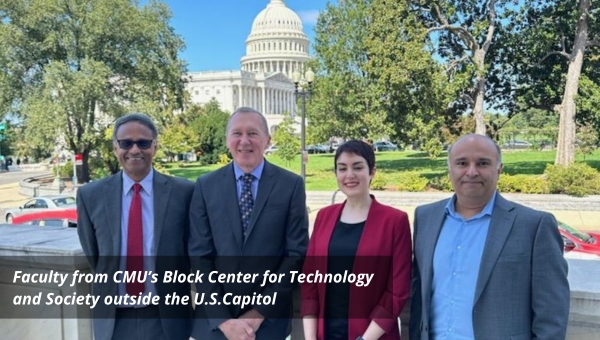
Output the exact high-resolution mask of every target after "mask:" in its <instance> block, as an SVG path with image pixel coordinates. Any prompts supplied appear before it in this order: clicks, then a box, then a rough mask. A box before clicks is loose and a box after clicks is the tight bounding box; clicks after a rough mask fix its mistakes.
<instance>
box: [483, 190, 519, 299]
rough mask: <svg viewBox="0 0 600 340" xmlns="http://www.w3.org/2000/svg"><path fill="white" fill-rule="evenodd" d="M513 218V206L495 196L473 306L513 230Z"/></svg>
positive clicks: (500, 197)
mask: <svg viewBox="0 0 600 340" xmlns="http://www.w3.org/2000/svg"><path fill="white" fill-rule="evenodd" d="M515 217H516V214H515V212H514V206H513V205H512V204H511V203H510V202H509V201H507V200H505V199H504V198H503V197H502V196H500V194H497V195H496V203H495V206H494V210H493V211H492V219H491V221H490V227H489V230H488V235H487V238H486V240H485V247H484V248H483V254H482V255H481V264H480V266H479V275H478V277H477V286H476V287H475V300H473V305H475V304H476V303H477V300H478V299H479V297H480V296H481V293H482V292H483V289H484V288H485V285H486V284H487V282H488V280H489V279H490V276H491V275H492V270H493V269H494V266H495V265H496V261H498V257H499V256H500V252H501V251H502V249H503V248H504V244H505V243H506V239H507V238H508V235H509V234H510V231H511V229H512V228H513V224H514V221H515Z"/></svg>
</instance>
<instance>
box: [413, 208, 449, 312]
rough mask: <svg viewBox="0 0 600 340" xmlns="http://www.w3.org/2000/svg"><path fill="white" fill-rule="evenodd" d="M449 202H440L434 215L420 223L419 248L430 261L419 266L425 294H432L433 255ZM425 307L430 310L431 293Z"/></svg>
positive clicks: (427, 296) (425, 295) (427, 295)
mask: <svg viewBox="0 0 600 340" xmlns="http://www.w3.org/2000/svg"><path fill="white" fill-rule="evenodd" d="M447 203H448V200H444V201H442V202H440V203H439V204H438V205H436V206H434V207H433V210H434V211H432V214H431V215H429V217H428V216H425V218H424V219H422V220H420V221H419V229H420V230H419V237H420V240H419V246H420V247H422V248H421V249H423V254H422V256H423V258H424V259H430V261H420V262H419V264H420V265H421V266H422V268H420V270H421V277H423V278H424V283H425V286H424V287H423V292H431V283H432V282H433V255H434V252H435V246H436V244H437V240H438V238H439V236H440V232H441V231H442V226H443V225H444V220H445V219H446V209H445V207H446V204H447ZM424 297H425V306H427V308H429V304H430V300H431V293H429V294H424Z"/></svg>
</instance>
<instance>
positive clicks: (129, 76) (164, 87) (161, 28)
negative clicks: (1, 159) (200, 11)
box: [0, 0, 186, 182]
mask: <svg viewBox="0 0 600 340" xmlns="http://www.w3.org/2000/svg"><path fill="white" fill-rule="evenodd" d="M0 17H1V18H2V21H1V24H0V45H2V46H3V48H2V49H0V68H1V69H2V72H0V74H2V76H0V92H2V95H0V108H2V110H0V112H12V113H14V114H17V115H20V116H21V117H22V118H23V120H24V124H25V133H26V138H31V139H36V140H37V141H36V144H37V145H40V144H42V143H47V142H48V141H52V140H54V141H55V140H56V139H57V138H60V137H62V138H63V139H64V140H65V142H66V144H67V147H68V148H69V149H70V150H71V151H72V152H74V153H76V154H82V156H83V165H82V167H81V170H82V171H80V172H79V173H78V179H79V181H80V182H87V181H88V180H89V178H90V171H89V165H88V159H89V157H90V152H91V151H92V150H93V149H94V148H96V147H98V146H99V145H100V144H101V143H102V140H103V138H104V134H103V132H104V131H105V129H106V128H107V127H108V126H110V125H111V124H112V121H113V119H114V118H115V117H117V116H120V115H122V114H123V113H125V112H127V111H131V110H134V109H137V108H140V107H145V108H148V111H150V112H149V113H150V114H151V115H152V116H153V117H154V118H157V117H156V116H157V115H155V114H153V112H158V115H164V114H167V113H168V114H169V115H170V116H172V112H169V111H170V110H173V109H175V108H181V107H182V103H183V101H184V91H185V89H184V86H183V85H184V84H183V77H182V75H183V74H184V73H185V71H186V69H185V64H184V63H183V62H182V61H181V60H180V59H178V52H179V51H181V49H182V48H183V46H184V44H183V41H182V40H181V38H180V37H179V36H178V35H177V34H175V32H174V30H173V28H172V27H171V26H170V25H169V20H170V18H171V14H170V11H169V9H168V7H167V6H166V5H165V4H163V3H160V2H158V1H152V0H151V1H150V2H148V3H147V4H145V5H144V6H139V5H138V3H137V2H132V1H129V0H94V1H92V0H28V1H8V0H2V1H0ZM4 90H6V91H4ZM150 108H151V109H150ZM158 118H160V117H158ZM168 120H169V119H167V118H165V119H159V120H158V122H159V125H161V126H163V125H164V124H163V123H164V122H167V121H168ZM50 145H52V144H50Z"/></svg>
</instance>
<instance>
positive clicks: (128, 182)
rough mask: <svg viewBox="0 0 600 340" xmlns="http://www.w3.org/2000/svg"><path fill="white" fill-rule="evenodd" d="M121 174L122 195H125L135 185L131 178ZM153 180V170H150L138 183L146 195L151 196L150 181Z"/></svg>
mask: <svg viewBox="0 0 600 340" xmlns="http://www.w3.org/2000/svg"><path fill="white" fill-rule="evenodd" d="M121 173H122V174H123V195H127V193H128V192H129V190H131V188H132V187H133V185H134V184H135V183H136V182H135V181H134V180H133V179H131V177H129V176H127V174H126V173H125V171H122V172H121ZM153 179H154V169H152V168H150V172H149V173H148V174H147V175H146V177H144V178H143V179H142V180H141V181H140V182H139V183H140V185H141V186H142V189H143V190H144V191H145V192H146V193H148V195H152V180H153Z"/></svg>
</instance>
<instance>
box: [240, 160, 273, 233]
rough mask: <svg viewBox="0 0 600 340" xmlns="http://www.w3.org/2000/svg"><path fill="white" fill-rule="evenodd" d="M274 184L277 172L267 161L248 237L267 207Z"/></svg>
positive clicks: (259, 185) (259, 184)
mask: <svg viewBox="0 0 600 340" xmlns="http://www.w3.org/2000/svg"><path fill="white" fill-rule="evenodd" d="M274 184H275V172H274V171H273V167H272V166H271V164H270V163H268V162H267V161H265V167H264V169H263V173H262V175H261V177H260V181H259V182H258V194H257V197H256V200H255V202H254V208H253V209H252V216H251V217H250V226H248V236H250V233H251V232H252V229H254V225H255V224H256V220H258V216H260V213H261V211H262V209H263V208H264V207H265V203H266V202H267V198H268V197H269V195H270V194H271V190H272V189H273V185H274ZM238 214H239V213H238ZM240 225H241V222H240ZM248 236H246V238H248Z"/></svg>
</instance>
